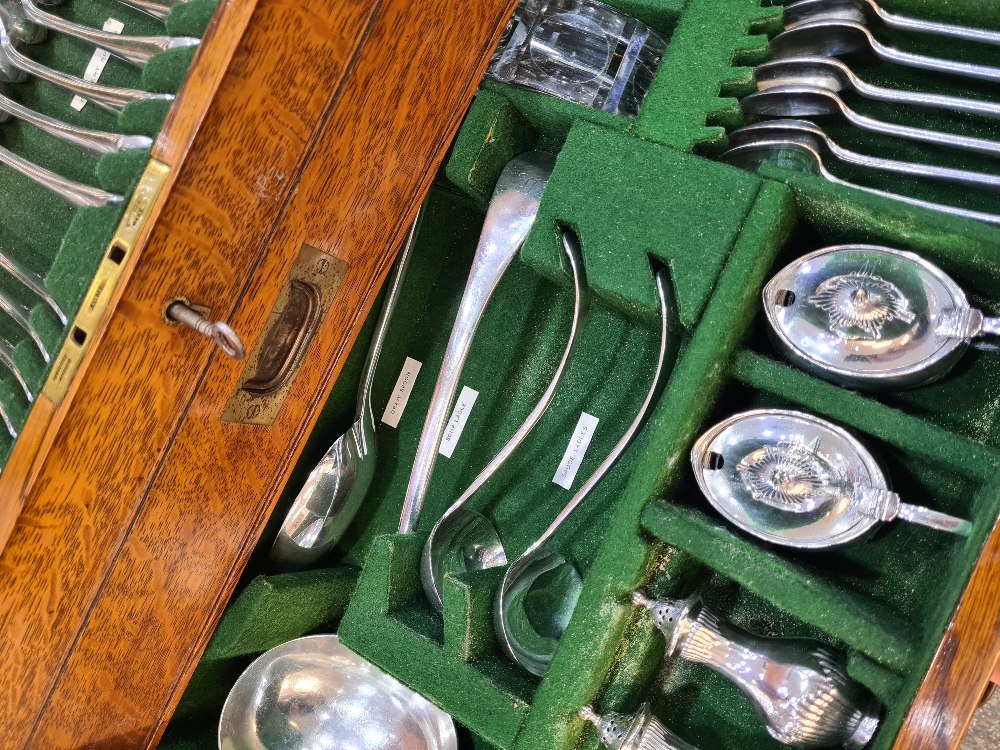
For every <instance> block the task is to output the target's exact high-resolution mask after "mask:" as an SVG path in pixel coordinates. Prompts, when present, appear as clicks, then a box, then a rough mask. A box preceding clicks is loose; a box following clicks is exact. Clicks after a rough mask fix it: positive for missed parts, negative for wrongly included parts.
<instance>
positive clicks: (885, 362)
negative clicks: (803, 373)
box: [763, 245, 1000, 390]
mask: <svg viewBox="0 0 1000 750" xmlns="http://www.w3.org/2000/svg"><path fill="white" fill-rule="evenodd" d="M763 297H764V299H763V302H764V310H765V313H766V315H767V320H768V323H769V325H770V326H771V330H772V332H773V334H774V339H775V343H776V344H777V346H778V347H779V349H780V350H781V351H782V353H783V354H784V355H785V357H787V358H788V359H789V360H791V361H792V362H793V363H795V364H796V365H798V366H799V367H801V368H803V369H804V370H807V371H808V372H810V373H812V374H814V375H818V376H819V377H821V378H825V379H826V380H831V381H833V382H835V383H837V384H839V385H844V386H847V387H848V388H860V389H865V390H886V389H891V390H895V389H898V388H910V387H914V386H918V385H924V384H925V383H929V382H932V381H934V380H937V379H938V378H940V377H942V376H943V375H945V374H946V373H947V372H948V371H949V370H951V368H952V367H953V366H954V365H955V363H956V362H957V361H958V360H959V359H960V358H961V357H962V355H963V354H964V353H965V352H966V350H967V349H968V348H969V346H970V345H972V344H974V343H975V342H977V341H980V342H982V341H986V342H989V341H995V340H996V339H997V337H1000V318H991V317H987V316H986V315H984V314H983V313H982V311H980V310H976V309H974V308H972V307H971V306H970V305H969V302H968V300H967V299H966V297H965V293H964V292H963V291H962V288H961V287H959V285H958V284H956V283H955V282H954V281H953V280H952V279H951V278H950V277H949V276H948V275H947V274H946V273H945V272H944V271H942V270H941V269H940V268H938V267H937V266H935V265H934V264H933V263H930V262H929V261H927V260H924V259H923V258H921V257H920V256H919V255H916V254H915V253H910V252H906V251H903V250H896V249H893V248H889V247H879V246H875V245H838V246H835V247H827V248H823V249H822V250H816V251H815V252H812V253H809V254H808V255H804V256H802V257H801V258H798V259H797V260H795V261H793V262H792V263H790V264H789V265H788V266H786V267H785V268H783V269H782V270H781V271H779V272H778V273H777V274H775V276H774V278H772V279H771V280H770V281H769V282H768V283H767V286H765V287H764V294H763Z"/></svg>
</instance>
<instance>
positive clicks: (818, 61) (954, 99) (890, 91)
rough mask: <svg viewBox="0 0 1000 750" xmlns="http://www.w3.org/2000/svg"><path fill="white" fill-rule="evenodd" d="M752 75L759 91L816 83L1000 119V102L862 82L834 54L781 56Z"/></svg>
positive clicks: (887, 99) (885, 99) (869, 96)
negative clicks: (831, 55) (826, 55)
mask: <svg viewBox="0 0 1000 750" xmlns="http://www.w3.org/2000/svg"><path fill="white" fill-rule="evenodd" d="M754 77H755V79H756V81H757V88H758V89H760V90H762V91H764V90H766V89H769V88H773V87H775V86H787V85H789V84H804V85H807V86H820V87H822V88H825V89H828V90H830V91H833V92H836V93H843V92H845V91H846V92H852V93H855V94H858V95H859V96H863V97H864V98H866V99H872V100H874V101H880V102H891V103H893V104H905V105H912V106H915V107H928V108H933V109H943V110H945V111H948V112H963V113H965V114H971V115H982V116H984V117H993V118H1000V102H989V101H986V100H983V99H967V98H965V97H960V96H948V95H945V94H931V93H928V92H926V91H910V90H907V89H894V88H887V87H885V86H876V85H875V84H873V83H868V82H867V81H864V80H863V79H862V78H860V77H859V76H858V75H857V74H855V73H854V71H853V70H851V69H850V68H849V67H848V66H847V64H846V63H844V62H843V61H842V60H838V59H837V58H835V57H783V58H779V59H777V60H770V61H768V62H766V63H761V64H760V65H758V66H757V67H756V68H754Z"/></svg>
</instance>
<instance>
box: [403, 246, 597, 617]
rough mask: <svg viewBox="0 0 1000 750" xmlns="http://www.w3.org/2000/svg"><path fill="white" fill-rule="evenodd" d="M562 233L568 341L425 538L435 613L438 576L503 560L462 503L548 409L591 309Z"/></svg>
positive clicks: (439, 603) (492, 532)
mask: <svg viewBox="0 0 1000 750" xmlns="http://www.w3.org/2000/svg"><path fill="white" fill-rule="evenodd" d="M561 232H562V243H563V249H564V251H565V253H566V258H567V260H568V261H569V266H570V272H571V273H572V275H573V291H574V303H573V322H572V324H571V326H570V335H569V341H568V342H567V344H566V350H565V351H564V352H563V356H562V359H561V360H560V361H559V364H558V366H557V367H556V370H555V373H554V374H553V376H552V381H551V382H550V383H549V386H548V388H546V389H545V393H543V394H542V397H541V399H540V400H539V402H538V403H537V404H536V405H535V408H534V409H532V410H531V413H530V414H529V415H528V416H527V418H526V419H525V420H524V423H523V424H522V425H521V426H520V427H518V428H517V431H516V432H515V433H514V435H513V436H512V437H511V438H510V440H508V441H507V444H506V445H504V446H503V448H501V449H500V452H499V453H497V455H496V456H494V458H493V460H492V461H490V462H489V464H487V465H486V467H485V468H484V469H483V470H482V471H481V472H480V474H479V476H477V477H476V478H475V479H474V480H473V481H472V484H470V485H469V487H468V489H466V490H465V492H463V493H462V495H461V497H459V498H458V500H456V501H455V502H454V503H453V504H452V505H451V507H449V508H448V510H446V511H445V512H444V515H442V516H441V518H440V519H439V520H438V522H437V523H436V524H434V528H433V529H431V533H430V535H429V536H428V537H427V542H426V543H425V544H424V551H423V555H422V557H421V560H420V580H421V582H422V583H423V587H424V593H425V594H426V595H427V600H428V601H429V602H430V603H431V604H432V605H433V606H434V608H435V609H437V610H438V612H440V611H442V610H443V609H444V601H443V600H442V596H441V579H442V578H443V577H444V574H445V573H460V572H467V571H472V570H485V569H487V568H496V567H500V566H502V565H506V564H507V553H506V552H505V550H504V547H503V542H502V541H501V539H500V535H499V534H498V533H497V530H496V528H495V527H494V526H493V524H491V523H490V522H489V521H488V520H486V517H485V516H483V515H482V514H480V513H477V512H475V511H473V510H469V509H468V508H466V507H465V506H466V504H467V503H468V501H469V500H470V499H471V498H472V496H473V495H475V494H476V492H478V491H479V489H480V488H481V487H482V486H483V485H484V484H486V482H487V481H488V480H489V479H490V477H492V476H493V475H494V474H495V473H496V472H497V471H498V470H499V469H500V467H501V466H502V465H503V464H504V463H505V462H506V461H507V459H508V458H510V456H511V455H512V454H513V453H514V451H515V450H516V449H517V447H518V446H519V445H521V443H523V442H524V440H525V438H527V436H528V434H529V433H530V432H531V431H532V430H533V429H534V428H535V426H536V425H537V424H538V422H539V420H541V418H542V417H543V416H544V415H545V413H546V412H547V411H548V409H549V406H551V404H552V400H553V399H554V398H555V395H556V391H557V390H558V389H559V384H560V383H561V382H562V379H563V376H564V375H565V374H566V369H567V366H568V365H569V361H570V358H571V357H572V355H573V351H574V349H575V348H576V345H577V343H578V342H579V340H580V335H581V333H582V332H583V325H584V321H585V319H586V317H587V312H588V311H589V309H590V289H589V287H588V286H587V279H586V272H585V270H584V266H583V253H582V251H581V250H580V243H579V238H578V237H577V236H576V234H575V232H573V231H572V230H571V229H569V227H561Z"/></svg>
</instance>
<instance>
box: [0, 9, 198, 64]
mask: <svg viewBox="0 0 1000 750" xmlns="http://www.w3.org/2000/svg"><path fill="white" fill-rule="evenodd" d="M17 1H18V0H4V3H5V4H6V5H7V6H8V8H10V9H13V7H15V6H14V5H13V4H14V3H16V2H17ZM20 2H21V8H22V9H23V13H24V15H25V16H26V17H27V20H28V21H30V22H31V23H35V24H38V25H39V26H41V27H42V28H45V29H50V30H52V31H57V32H59V33H60V34H65V35H66V36H68V37H72V38H73V39H79V40H80V41H82V42H86V43H87V44H92V45H94V46H95V47H97V48H99V49H103V50H106V51H107V52H110V53H111V54H112V55H114V56H115V57H118V58H120V59H122V60H124V61H125V62H128V63H131V64H132V65H135V66H136V67H139V68H144V67H145V66H146V65H147V64H148V63H149V61H150V60H151V59H153V57H155V56H156V55H158V54H160V53H162V52H166V51H167V50H171V49H181V48H184V47H194V46H196V45H198V44H200V43H201V40H200V39H196V38H195V37H190V36H129V35H126V34H114V33H112V32H110V31H102V30H99V29H92V28H91V27H89V26H84V25H83V24H79V23H73V22H72V21H67V20H66V19H65V18H62V17H60V16H57V15H55V14H54V13H48V12H46V11H44V10H42V9H41V8H39V7H38V6H37V5H35V3H34V2H32V0H20ZM15 43H16V42H15Z"/></svg>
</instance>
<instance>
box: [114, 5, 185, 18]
mask: <svg viewBox="0 0 1000 750" xmlns="http://www.w3.org/2000/svg"><path fill="white" fill-rule="evenodd" d="M118 2H120V3H121V4H122V5H126V6H128V7H129V8H134V9H135V10H137V11H140V12H142V13H145V14H146V15H147V16H152V17H153V18H155V19H157V20H159V21H163V20H165V19H166V17H167V16H169V15H170V11H172V10H173V9H174V8H175V7H176V6H178V5H183V4H184V3H185V2H187V0H163V1H162V2H157V0H118Z"/></svg>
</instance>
